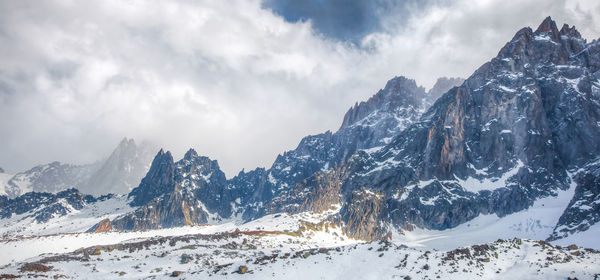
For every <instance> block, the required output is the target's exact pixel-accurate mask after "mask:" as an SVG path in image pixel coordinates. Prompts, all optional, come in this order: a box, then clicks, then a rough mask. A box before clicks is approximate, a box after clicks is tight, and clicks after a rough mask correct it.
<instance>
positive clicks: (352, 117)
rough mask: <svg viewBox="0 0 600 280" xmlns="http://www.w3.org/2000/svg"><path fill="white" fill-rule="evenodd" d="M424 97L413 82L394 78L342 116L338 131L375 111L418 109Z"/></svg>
mask: <svg viewBox="0 0 600 280" xmlns="http://www.w3.org/2000/svg"><path fill="white" fill-rule="evenodd" d="M424 96H425V89H424V88H423V87H420V86H418V85H417V83H416V82H415V80H412V79H408V78H406V77H403V76H400V77H394V78H393V79H391V80H389V81H388V82H387V84H386V85H385V88H383V89H381V90H379V92H377V94H375V95H373V96H372V97H371V98H369V100H367V101H366V102H360V103H356V104H355V105H354V106H353V107H352V108H350V109H349V110H348V112H346V115H344V120H343V122H342V126H341V127H340V129H343V128H345V127H348V126H350V125H352V124H354V123H355V122H357V121H359V120H361V119H363V118H365V117H366V116H368V115H369V114H370V113H372V112H373V111H375V110H381V109H383V110H394V109H396V108H399V107H411V106H412V107H415V108H417V107H420V106H421V105H422V99H423V98H424Z"/></svg>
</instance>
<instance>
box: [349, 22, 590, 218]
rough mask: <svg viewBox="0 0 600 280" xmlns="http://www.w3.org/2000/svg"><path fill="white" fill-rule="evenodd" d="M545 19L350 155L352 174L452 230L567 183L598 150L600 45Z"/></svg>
mask: <svg viewBox="0 0 600 280" xmlns="http://www.w3.org/2000/svg"><path fill="white" fill-rule="evenodd" d="M599 46H600V43H598V41H594V42H592V43H586V41H585V40H584V39H582V38H581V36H580V35H579V33H578V32H577V31H576V30H575V29H574V28H570V27H569V26H567V25H565V26H563V28H562V29H561V30H560V31H558V29H557V28H556V24H555V23H554V22H553V21H552V20H551V19H550V18H547V19H546V20H545V21H544V22H543V23H542V24H541V25H540V27H539V28H538V29H537V30H536V31H535V32H534V31H532V30H531V29H530V28H524V29H522V30H520V31H519V32H517V34H516V35H515V37H514V38H513V39H512V40H511V41H510V42H509V43H507V44H506V45H505V46H504V47H503V48H502V49H501V50H500V52H499V54H498V56H497V57H496V58H494V59H492V60H491V61H490V62H488V63H486V64H484V65H483V66H482V67H480V68H479V69H478V70H477V71H475V73H474V74H473V75H472V76H471V77H469V78H468V79H467V80H466V81H465V82H464V83H463V84H462V85H461V86H460V87H457V88H453V89H451V90H450V91H448V92H447V93H446V94H444V95H443V96H442V97H441V98H440V99H438V100H437V101H436V102H435V104H434V105H433V106H432V107H431V108H430V109H429V110H428V111H427V112H426V113H424V114H423V115H422V117H421V119H420V121H419V122H418V123H416V124H414V125H412V126H410V127H409V128H407V129H406V130H404V131H402V132H401V133H400V134H399V135H398V136H396V137H395V138H394V139H393V140H392V141H391V143H390V144H389V145H387V146H386V147H385V148H383V149H381V150H379V151H376V152H374V153H372V154H368V153H361V154H358V155H357V157H356V158H354V159H352V160H351V161H353V162H351V163H349V165H350V166H354V171H353V173H354V174H355V175H356V176H354V177H353V178H350V180H348V181H347V182H346V183H345V186H346V187H347V189H348V190H349V191H350V190H353V189H356V188H359V186H368V187H369V188H370V189H373V190H377V191H381V192H383V193H385V195H386V204H385V205H386V206H385V207H384V209H382V211H383V213H382V215H383V216H387V217H389V218H388V219H389V220H388V221H389V222H390V223H391V224H393V225H395V226H399V227H403V228H411V227H412V226H415V225H416V226H419V227H424V228H430V229H445V228H450V227H454V226H457V225H458V224H461V223H464V222H466V221H468V220H470V219H472V218H474V217H476V216H478V215H480V214H497V215H499V216H504V215H507V214H511V213H513V212H516V211H520V210H523V209H526V208H527V207H529V206H531V205H532V204H533V202H534V201H535V200H536V199H537V198H539V197H544V196H553V195H555V193H556V192H557V191H558V190H560V189H567V188H569V186H570V178H569V176H568V171H569V170H573V169H577V167H579V166H581V164H584V163H586V162H589V161H591V160H593V159H595V158H596V157H597V155H599V152H600V150H599V146H598V145H599V144H598V142H597V141H595V140H594V139H598V136H600V135H599V133H600V127H599V126H598V117H599V116H600V106H599V104H598V102H597V100H598V93H599V91H598V85H599V84H598V79H599V78H600V76H599V75H600V73H599V72H598V71H597V70H598V66H597V65H598V53H599V50H600V49H598V47H599Z"/></svg>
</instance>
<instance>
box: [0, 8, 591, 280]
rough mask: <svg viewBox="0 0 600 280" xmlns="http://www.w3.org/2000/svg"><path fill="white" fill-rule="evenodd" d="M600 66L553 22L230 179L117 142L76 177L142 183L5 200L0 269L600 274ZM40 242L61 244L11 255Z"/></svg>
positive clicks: (397, 87) (92, 273)
mask: <svg viewBox="0 0 600 280" xmlns="http://www.w3.org/2000/svg"><path fill="white" fill-rule="evenodd" d="M599 70H600V41H599V40H594V41H592V42H587V41H586V40H585V39H583V38H582V37H581V35H580V34H579V32H578V31H577V30H576V29H575V28H574V27H570V26H568V25H564V26H563V27H562V28H561V29H560V30H559V29H558V28H557V26H556V23H555V22H554V21H553V20H552V19H550V18H546V19H545V20H544V21H543V22H542V23H541V24H540V26H539V27H538V28H537V29H536V30H535V31H533V29H531V28H523V29H521V30H520V31H518V32H517V33H516V34H515V36H514V37H513V38H512V40H510V41H509V42H508V43H507V44H506V45H505V46H504V47H503V48H502V49H501V50H500V51H499V53H498V55H497V56H496V57H494V58H492V59H491V60H490V61H489V62H487V63H485V64H484V65H482V66H481V67H480V68H479V69H477V70H476V71H475V72H474V73H473V74H472V75H471V76H470V77H468V78H467V79H465V80H463V79H459V78H440V79H439V80H438V82H437V83H436V85H435V86H434V87H433V88H432V89H431V90H429V91H425V89H424V88H423V87H420V86H418V85H417V84H416V82H415V81H413V80H410V79H408V78H405V77H395V78H393V79H391V80H390V81H388V83H387V84H386V86H385V87H384V88H383V89H382V90H380V91H379V92H377V93H376V94H375V95H373V96H372V97H371V98H369V99H368V100H367V101H365V102H360V103H357V104H356V105H354V106H353V107H352V108H350V109H349V110H348V112H347V113H346V114H345V116H344V118H343V121H342V125H341V126H340V128H339V130H338V131H336V132H335V133H333V132H330V131H328V132H325V133H322V134H318V135H311V136H307V137H305V138H303V139H302V140H301V141H300V143H299V145H298V147H297V148H296V149H294V150H292V151H288V152H285V153H284V154H283V155H279V156H278V157H277V158H276V159H275V162H274V163H273V165H272V166H271V168H269V169H265V168H257V169H255V170H252V171H249V172H244V171H242V172H240V173H239V174H238V175H237V176H235V177H233V178H231V179H229V180H227V179H226V177H225V175H224V173H223V172H222V171H221V170H220V168H219V164H218V162H217V161H216V160H212V159H210V158H208V157H204V156H200V155H198V154H197V153H196V152H195V151H194V150H193V149H191V150H189V151H188V152H187V153H186V154H185V155H184V157H183V158H182V159H181V160H178V161H175V160H174V159H173V156H172V155H171V153H170V152H169V151H164V150H162V149H161V150H160V151H159V152H158V154H156V155H155V156H154V160H152V164H151V166H150V167H149V169H148V171H147V173H146V172H140V171H139V170H140V169H139V168H138V167H134V166H140V165H141V164H142V163H143V162H144V160H141V159H140V158H141V157H142V156H141V152H139V151H138V149H139V148H136V145H135V143H133V141H123V142H122V143H121V144H120V145H119V148H117V150H115V152H113V154H112V155H111V157H110V158H109V159H108V160H107V161H106V162H104V163H103V164H98V166H97V167H95V168H96V169H95V171H94V172H91V173H90V174H92V173H93V175H89V176H88V177H86V179H85V180H83V181H84V182H88V183H87V184H88V186H92V185H93V186H102V188H103V190H104V189H114V188H115V186H120V187H117V188H116V189H117V190H125V189H126V187H124V186H127V185H128V184H132V182H137V183H136V184H134V185H133V186H136V185H137V187H135V188H133V189H132V190H131V191H130V192H129V193H128V194H127V195H126V196H125V195H114V196H113V195H110V196H103V197H99V198H94V197H92V196H86V195H83V194H81V193H80V192H79V191H77V190H74V189H72V190H67V191H63V192H59V193H57V194H40V193H28V194H25V195H22V196H19V197H16V198H11V199H9V198H8V197H6V196H0V210H1V211H0V214H1V215H0V233H1V234H0V236H4V239H2V240H0V249H2V250H9V251H10V250H12V251H10V252H12V253H13V254H14V255H13V256H14V257H13V258H12V259H11V258H8V257H5V258H1V257H0V261H2V262H0V269H1V270H3V271H6V272H7V273H9V274H10V275H13V276H19V275H27V273H42V274H43V275H47V276H50V275H53V274H54V275H69V276H72V277H74V278H81V277H86V278H107V277H108V278H111V277H116V276H120V277H130V278H136V279H137V278H144V277H155V278H166V277H171V276H173V277H178V276H180V277H206V276H211V277H212V276H215V277H222V278H235V277H244V276H248V275H244V276H241V275H238V274H250V277H251V278H252V277H254V278H265V277H268V276H271V277H273V276H275V277H277V276H283V275H285V276H286V277H289V276H290V275H300V271H302V272H303V273H306V271H311V272H310V273H313V272H314V273H315V276H319V277H320V276H323V275H325V274H323V273H326V272H323V271H325V267H333V268H335V269H333V270H332V272H331V273H332V274H327V276H324V277H326V278H335V277H341V276H340V275H347V276H348V277H350V278H356V276H355V275H354V277H352V276H353V273H355V272H356V271H360V270H361V269H362V270H364V269H368V268H370V267H372V266H374V265H380V267H381V269H380V270H377V271H378V273H380V274H377V275H374V276H373V278H376V279H379V278H394V277H399V278H404V279H410V278H412V277H414V278H461V279H463V278H464V279H475V278H481V277H485V278H491V277H511V278H514V277H516V278H523V277H524V275H525V276H530V277H542V278H557V279H558V278H565V277H580V278H582V277H587V278H593V277H599V276H600V275H599V274H597V273H598V272H600V265H599V263H600V262H599V261H598V258H600V255H598V251H596V250H594V249H600V247H599V246H600V245H599V244H598V242H597V234H600V223H598V221H599V220H600V215H599V214H598V213H599V212H600V161H599V158H600V142H598V141H596V140H597V139H600V103H599V101H598V100H600V71H599ZM146 162H150V160H147V161H146ZM69 168H71V169H73V170H75V169H76V168H75V167H69ZM69 168H68V167H65V166H62V165H57V167H54V169H55V170H65V171H60V172H63V173H59V172H58V171H52V172H53V173H51V174H71V173H76V172H75V171H69V170H71V169H69ZM136 168H137V169H136ZM41 170H42V171H37V173H33V172H32V173H31V174H46V173H48V172H47V171H43V170H45V169H41ZM77 170H79V169H77ZM134 170H136V171H134ZM67 171H68V172H67ZM69 172H71V173H69ZM140 174H141V175H140ZM0 175H1V174H0ZM36 176H38V177H39V176H40V175H36ZM36 176H31V177H24V178H37V177H36ZM44 176H48V175H44ZM54 176H58V175H54ZM65 176H67V177H68V176H70V175H65ZM136 176H139V177H136ZM15 177H16V176H15ZM73 177H74V178H79V177H77V176H73ZM142 177H143V178H142ZM44 178H46V177H44ZM50 178H52V177H50ZM136 178H138V179H136ZM140 179H141V181H140ZM11 180H12V179H11ZM28 180H29V181H36V180H33V179H28ZM61 180H66V179H61ZM69 180H72V179H69ZM22 181H26V180H25V179H23V180H22ZM138 183H139V184H138ZM55 185H60V184H55ZM28 186H29V185H28ZM76 186H78V185H76ZM7 190H8V189H7ZM127 190H128V188H127ZM7 192H8V191H7ZM11 192H12V190H11ZM81 192H83V193H86V191H85V189H84V190H83V191H81ZM117 192H118V191H117ZM126 192H127V191H122V192H121V193H126ZM86 231H87V233H82V232H86ZM74 233H76V234H74ZM48 234H50V235H48ZM15 235H20V236H16V237H15ZM46 235H48V236H46ZM533 240H545V241H533ZM45 242H56V244H58V245H57V246H60V248H45V247H43V246H41V249H36V250H33V251H31V252H16V251H14V249H12V248H16V247H18V246H25V245H24V244H42V243H45ZM548 242H550V243H548ZM70 243H73V244H76V245H71V244H70ZM477 243H478V244H480V245H473V244H477ZM572 243H577V244H578V245H582V246H586V247H592V248H594V249H582V248H580V247H578V246H575V245H572V246H568V247H565V246H566V245H570V244H572ZM90 246H92V247H90ZM406 246H410V247H411V248H408V247H406ZM82 247H84V248H82ZM415 248H420V249H415ZM438 250H439V251H438ZM432 251H433V252H432ZM45 253H56V255H50V256H48V255H41V256H38V255H40V254H45ZM313 260H314V261H313ZM90 261H93V262H90ZM59 262H60V265H58V263H59ZM347 263H352V267H349V266H348V265H344V264H347ZM165 267H167V268H168V269H166V268H165ZM134 272H135V273H134ZM290 273H291V274H290ZM303 277H305V276H303ZM292 278H293V276H292ZM296 278H298V276H297V277H296Z"/></svg>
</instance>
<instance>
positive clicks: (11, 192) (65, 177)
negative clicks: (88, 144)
mask: <svg viewBox="0 0 600 280" xmlns="http://www.w3.org/2000/svg"><path fill="white" fill-rule="evenodd" d="M154 153H155V148H154V147H153V146H152V145H151V144H147V143H144V144H142V145H139V146H138V145H137V144H136V143H135V142H134V140H133V139H127V138H124V139H123V140H122V141H121V142H120V143H119V145H118V146H117V147H116V148H115V150H114V151H113V152H112V154H111V155H110V156H109V157H108V159H106V160H101V161H98V162H96V163H92V164H85V165H73V164H65V163H60V162H52V163H48V164H43V165H38V166H35V167H33V168H31V169H30V170H27V171H24V172H20V173H17V174H15V175H14V176H11V177H10V179H8V180H4V179H0V183H2V186H3V188H2V189H3V190H4V191H3V192H4V193H5V194H6V195H7V196H8V197H11V198H15V197H17V196H19V195H21V194H24V193H27V192H32V191H33V192H48V193H57V192H60V191H63V190H67V189H70V188H77V189H78V190H80V191H82V192H83V193H86V194H93V195H103V194H108V193H116V194H125V193H128V192H129V191H130V190H131V189H132V188H133V187H135V186H137V184H139V180H140V179H141V178H142V177H143V176H144V175H145V174H146V172H147V171H148V168H149V164H150V162H151V161H152V156H153V154H154ZM0 176H2V178H5V177H6V176H4V174H0Z"/></svg>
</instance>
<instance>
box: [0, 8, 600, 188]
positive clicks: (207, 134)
mask: <svg viewBox="0 0 600 280" xmlns="http://www.w3.org/2000/svg"><path fill="white" fill-rule="evenodd" d="M598 7H599V5H598V4H596V3H592V2H585V1H564V2H560V1H559V2H556V1H553V3H547V1H519V2H510V1H499V0H488V1H477V2H476V3H475V4H473V2H472V1H458V2H454V3H450V4H443V5H431V6H429V7H427V8H426V9H424V10H419V11H414V12H413V13H412V14H411V15H412V16H411V18H410V19H409V20H408V21H406V22H403V25H402V26H398V24H396V23H395V22H396V21H395V20H394V18H393V17H390V18H386V19H384V23H385V27H386V29H385V30H384V31H382V32H381V33H378V34H372V35H370V36H368V37H367V38H365V40H364V42H363V46H362V47H360V48H357V47H354V46H352V45H350V44H344V43H340V42H336V41H334V40H332V39H329V38H324V37H322V36H319V35H315V32H313V30H312V28H311V25H310V22H305V23H288V22H285V21H284V20H283V19H282V18H281V17H278V16H276V15H274V14H272V13H271V12H270V11H268V10H263V9H261V7H260V2H259V1H257V0H252V1H237V0H230V1H174V2H169V3H167V2H165V1H160V2H158V1H97V2H91V1H66V0H64V1H59V0H57V1H43V2H41V1H12V2H2V3H0V10H1V11H2V12H0V13H1V15H0V45H1V46H2V48H0V131H1V132H0V136H1V138H2V145H0V154H1V155H2V156H0V166H3V167H5V168H6V169H9V170H11V171H15V170H20V169H25V168H27V167H30V166H31V165H33V164H36V163H42V162H47V161H51V160H61V161H67V162H89V161H92V160H94V159H97V158H98V157H100V156H102V155H106V154H107V153H108V152H109V150H110V149H112V148H113V146H114V145H116V143H117V142H118V141H119V139H120V138H122V137H123V136H129V137H134V138H136V139H152V140H154V141H156V142H158V143H160V144H161V145H163V146H165V147H166V148H168V149H171V150H173V151H175V153H176V155H177V156H181V155H182V154H183V152H184V151H185V150H186V149H187V148H189V147H194V148H196V150H197V151H198V152H199V153H201V154H205V155H209V156H211V157H212V158H215V159H218V160H219V162H220V163H221V166H222V168H223V169H225V170H226V172H227V174H228V176H232V175H234V174H235V173H237V171H239V170H240V169H241V168H242V167H245V168H246V169H251V168H254V167H256V166H269V165H270V164H271V163H272V161H273V160H274V158H275V156H276V154H277V153H281V152H283V151H284V150H288V149H292V148H294V147H295V145H296V144H297V143H298V142H299V140H300V138H301V137H302V136H305V135H307V134H310V133H312V134H314V133H319V132H322V131H324V130H327V129H332V130H335V129H337V127H338V126H339V124H340V122H341V118H342V116H343V113H344V112H345V110H346V109H347V108H348V107H349V106H350V105H351V104H353V103H354V102H355V101H359V100H363V99H366V98H368V96H370V95H372V94H374V93H375V92H376V90H377V89H379V88H381V87H383V86H384V85H385V81H386V80H388V79H389V78H391V77H393V76H394V75H406V76H408V77H412V78H416V79H417V81H418V82H420V83H423V84H425V85H427V86H431V85H432V84H433V82H434V81H435V79H436V78H437V77H438V76H444V75H445V76H464V77H466V76H468V75H469V74H470V73H471V72H473V70H475V69H476V67H478V65H480V64H481V63H483V62H485V61H486V60H488V59H489V58H491V57H492V56H494V55H495V54H496V53H497V51H498V50H499V48H500V47H501V46H502V45H503V44H504V42H506V41H508V40H509V39H510V38H511V37H512V35H513V34H514V33H515V32H516V31H517V30H518V29H519V28H520V27H523V26H527V25H530V26H532V27H534V28H535V27H536V26H537V24H539V22H541V20H542V19H543V18H544V17H545V16H547V15H552V16H553V17H554V18H555V19H556V20H557V21H558V22H559V23H561V22H568V23H574V24H575V25H577V26H578V27H579V29H580V31H581V32H582V34H583V35H584V36H587V37H588V38H595V37H598V35H599V34H600V30H598V26H600V24H598V19H596V18H593V17H592V15H594V14H598V12H599V11H600V10H599V9H600V8H598Z"/></svg>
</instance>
